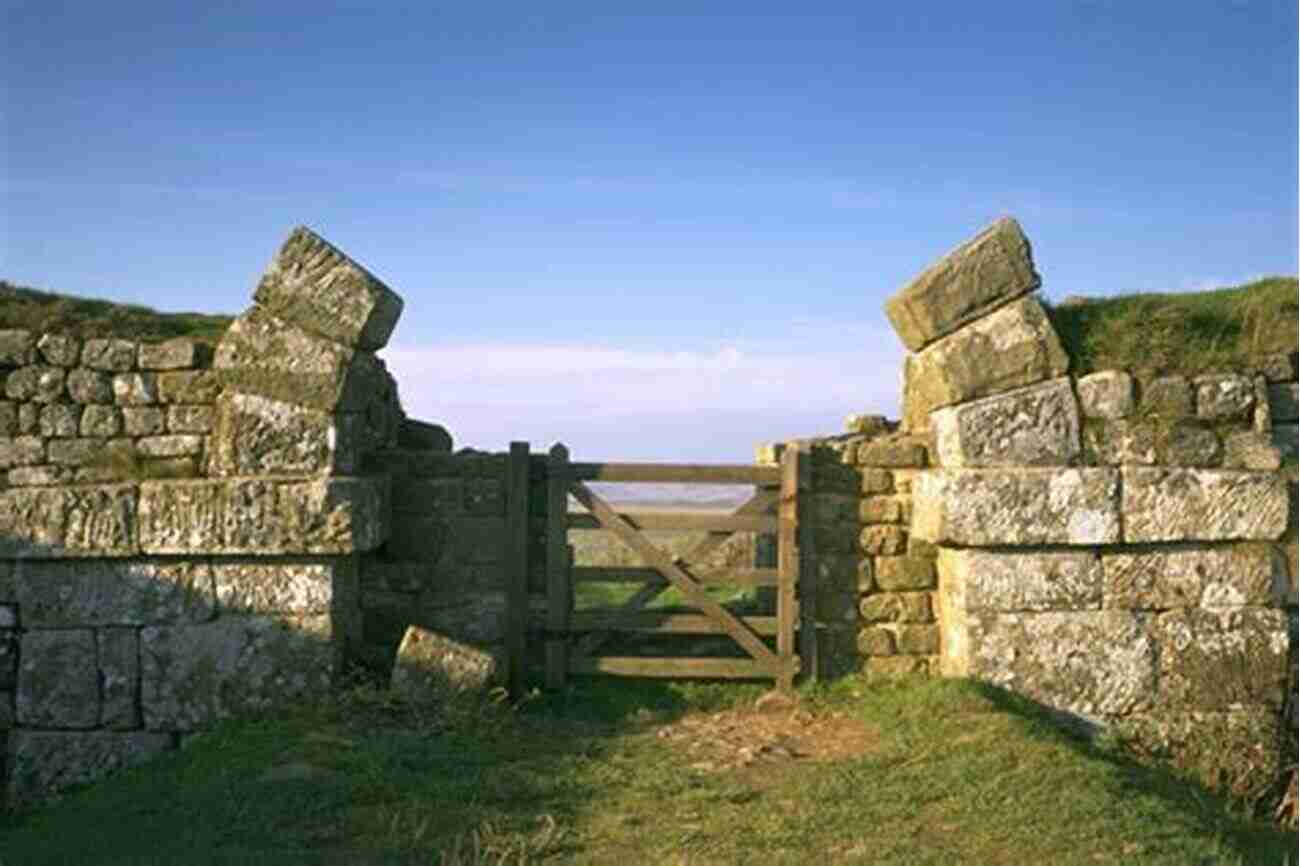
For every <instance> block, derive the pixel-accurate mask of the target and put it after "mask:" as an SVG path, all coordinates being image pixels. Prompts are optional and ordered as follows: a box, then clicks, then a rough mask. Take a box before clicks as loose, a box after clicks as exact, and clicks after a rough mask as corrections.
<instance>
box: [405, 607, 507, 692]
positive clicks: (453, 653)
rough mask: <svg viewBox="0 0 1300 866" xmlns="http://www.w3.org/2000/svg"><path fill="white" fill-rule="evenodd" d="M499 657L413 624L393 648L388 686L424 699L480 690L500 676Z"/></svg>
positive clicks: (501, 667) (496, 654)
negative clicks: (394, 651) (393, 659)
mask: <svg viewBox="0 0 1300 866" xmlns="http://www.w3.org/2000/svg"><path fill="white" fill-rule="evenodd" d="M502 656H503V653H502V652H501V650H500V649H498V650H497V651H496V652H495V653H493V652H488V651H485V650H484V649H482V648H480V647H474V646H470V645H468V644H465V643H461V642H459V641H456V640H453V639H451V638H448V637H446V636H444V635H441V634H438V633H437V632H434V631H430V630H429V629H425V628H421V627H420V626H415V625H413V626H410V627H409V628H407V629H406V634H405V635H404V636H403V637H402V643H401V645H400V646H399V647H398V649H397V660H396V662H395V663H394V664H393V675H392V681H391V684H392V688H393V691H394V692H396V693H398V694H400V695H404V696H407V697H411V698H425V699H427V698H431V697H439V696H446V695H448V694H454V693H456V692H462V691H468V690H474V689H481V688H483V687H485V686H488V685H490V684H492V683H493V682H495V681H497V680H499V679H500V677H501V673H502V670H503V667H504V665H503V658H502Z"/></svg>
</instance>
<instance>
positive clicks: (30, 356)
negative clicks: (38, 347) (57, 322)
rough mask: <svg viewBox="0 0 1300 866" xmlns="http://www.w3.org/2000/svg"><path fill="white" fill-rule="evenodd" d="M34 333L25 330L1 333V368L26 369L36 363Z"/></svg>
mask: <svg viewBox="0 0 1300 866" xmlns="http://www.w3.org/2000/svg"><path fill="white" fill-rule="evenodd" d="M34 345H35V344H34V343H33V342H32V332H31V331H23V330H12V329H11V330H3V331H0V366H3V367H25V366H27V365H28V364H31V363H34V362H35V360H36V353H35V352H34V351H33V347H34Z"/></svg>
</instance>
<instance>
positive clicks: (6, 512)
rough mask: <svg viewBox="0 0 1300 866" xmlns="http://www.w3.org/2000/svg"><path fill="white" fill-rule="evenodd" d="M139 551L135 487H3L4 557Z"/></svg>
mask: <svg viewBox="0 0 1300 866" xmlns="http://www.w3.org/2000/svg"><path fill="white" fill-rule="evenodd" d="M139 549H140V548H139V543H138V541H137V536H136V488H135V486H134V485H130V484H115V485H86V486H77V487H24V488H11V489H9V490H5V491H0V556H13V557H19V556H21V557H24V558H34V559H35V558H46V559H48V558H58V557H88V556H89V557H100V556H131V555H133V554H136V553H138V552H139Z"/></svg>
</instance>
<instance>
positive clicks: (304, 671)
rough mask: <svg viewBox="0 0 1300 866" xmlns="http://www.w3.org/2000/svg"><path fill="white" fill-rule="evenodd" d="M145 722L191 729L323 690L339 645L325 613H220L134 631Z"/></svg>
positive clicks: (155, 726)
mask: <svg viewBox="0 0 1300 866" xmlns="http://www.w3.org/2000/svg"><path fill="white" fill-rule="evenodd" d="M140 659H141V672H142V679H143V693H142V701H141V702H142V705H143V709H144V725H145V727H146V728H148V729H150V730H167V731H189V730H194V729H196V728H203V727H207V726H209V725H211V724H212V723H214V722H216V721H219V720H221V719H224V718H230V717H232V716H236V715H240V716H242V715H246V714H251V713H258V712H265V711H266V710H268V709H270V708H271V707H273V706H275V705H278V704H281V703H282V702H286V701H294V700H301V699H304V698H308V697H311V696H314V695H319V694H321V693H322V692H324V691H325V690H326V689H327V688H328V687H329V685H330V683H331V682H332V680H333V677H334V676H335V675H336V674H337V672H338V669H339V665H340V663H341V661H342V647H341V645H340V642H339V641H337V640H335V634H334V628H333V624H332V622H331V618H330V616H329V615H328V614H324V615H318V616H306V617H283V618H273V617H265V616H223V617H221V618H220V619H217V620H215V621H213V622H211V623H206V624H203V625H186V626H150V627H147V628H145V629H143V630H142V631H141V633H140Z"/></svg>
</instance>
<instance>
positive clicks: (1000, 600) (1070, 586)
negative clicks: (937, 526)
mask: <svg viewBox="0 0 1300 866" xmlns="http://www.w3.org/2000/svg"><path fill="white" fill-rule="evenodd" d="M938 571H939V575H940V592H941V594H943V595H946V596H948V598H947V599H944V603H945V604H950V605H951V606H952V609H953V610H954V612H956V613H958V614H959V615H960V614H965V613H986V612H987V613H1015V612H1019V611H1042V610H1096V609H1098V608H1100V607H1101V601H1102V565H1101V561H1100V560H1099V559H1098V557H1097V555H1096V554H1095V553H1090V552H1078V553H1075V552H1073V551H1067V552H1053V553H1046V552H1025V553H1019V552H1015V553H1003V552H995V551H990V550H969V549H967V550H953V549H950V548H942V549H940V551H939V558H938Z"/></svg>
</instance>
